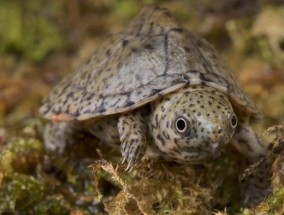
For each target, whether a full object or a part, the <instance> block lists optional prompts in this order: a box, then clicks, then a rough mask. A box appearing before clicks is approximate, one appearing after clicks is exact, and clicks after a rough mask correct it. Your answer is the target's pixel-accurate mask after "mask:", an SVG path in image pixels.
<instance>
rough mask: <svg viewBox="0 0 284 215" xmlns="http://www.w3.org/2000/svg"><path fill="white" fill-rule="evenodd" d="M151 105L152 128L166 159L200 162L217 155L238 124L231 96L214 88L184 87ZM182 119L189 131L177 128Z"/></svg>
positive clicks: (179, 161)
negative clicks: (229, 98)
mask: <svg viewBox="0 0 284 215" xmlns="http://www.w3.org/2000/svg"><path fill="white" fill-rule="evenodd" d="M152 106H153V111H152V112H151V115H150V128H151V132H152V136H153V138H154V140H155V145H156V147H157V148H158V149H159V150H160V151H161V152H162V155H163V157H164V158H166V159H170V160H174V161H176V162H178V163H199V164H200V163H203V162H205V161H208V160H210V159H213V158H216V157H218V155H219V154H220V152H221V150H222V149H223V148H224V145H226V144H228V143H229V141H230V140H231V138H232V136H233V134H234V130H235V127H236V126H237V118H236V115H235V113H234V110H233V107H232V106H231V103H230V102H229V100H228V97H227V96H226V95H225V94H224V93H222V92H220V91H217V90H215V89H214V88H211V87H205V86H195V87H192V88H182V89H180V90H179V91H176V92H174V93H172V94H168V95H166V96H164V97H163V98H162V99H160V100H157V101H156V102H154V103H153V105H152ZM179 119H184V120H185V122H186V124H187V126H188V127H187V129H186V130H184V131H179V130H178V129H177V127H176V126H177V122H178V121H177V120H179ZM233 120H235V121H234V122H233V124H232V121H233Z"/></svg>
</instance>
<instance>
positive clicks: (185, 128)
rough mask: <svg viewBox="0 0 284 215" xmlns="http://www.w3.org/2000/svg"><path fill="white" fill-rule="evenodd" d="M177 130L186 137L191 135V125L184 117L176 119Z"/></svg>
mask: <svg viewBox="0 0 284 215" xmlns="http://www.w3.org/2000/svg"><path fill="white" fill-rule="evenodd" d="M175 128H176V130H177V132H178V133H180V134H184V135H186V136H190V135H191V131H190V123H189V121H188V120H187V119H185V118H183V117H178V118H177V119H176V121H175Z"/></svg>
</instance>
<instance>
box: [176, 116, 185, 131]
mask: <svg viewBox="0 0 284 215" xmlns="http://www.w3.org/2000/svg"><path fill="white" fill-rule="evenodd" d="M185 123H186V122H185V121H184V119H178V120H177V129H178V130H180V131H183V130H184V129H185V127H186V124H185Z"/></svg>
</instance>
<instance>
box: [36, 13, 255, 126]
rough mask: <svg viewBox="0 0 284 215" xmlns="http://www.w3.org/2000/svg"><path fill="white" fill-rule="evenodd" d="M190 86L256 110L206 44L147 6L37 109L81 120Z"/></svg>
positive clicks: (56, 116) (243, 108) (64, 118)
mask: <svg viewBox="0 0 284 215" xmlns="http://www.w3.org/2000/svg"><path fill="white" fill-rule="evenodd" d="M193 85H207V86H211V87H214V88H215V89H218V90H220V91H222V92H224V93H226V94H227V95H228V96H229V97H230V100H231V101H232V104H233V106H234V108H235V109H237V110H241V111H240V112H244V113H246V114H247V115H250V116H255V115H256V114H257V113H258V112H257V108H256V107H255V105H254V104H253V102H252V101H251V100H250V98H248V97H247V96H246V95H245V94H244V92H243V91H242V89H241V88H240V86H239V84H238V81H237V80H236V77H235V76H234V74H233V73H232V72H231V71H230V69H229V68H228V67H227V66H226V64H225V63H224V62H223V60H222V59H221V58H220V57H219V55H218V53H217V52H216V51H215V49H214V48H213V47H212V46H211V45H210V44H209V43H208V42H206V41H205V40H203V39H200V38H198V37H196V36H194V35H193V34H191V33H190V32H188V31H187V30H185V29H183V28H181V27H180V25H179V24H178V23H177V22H176V21H175V19H174V18H173V17H172V16H171V14H170V13H169V11H168V10H166V9H161V8H153V7H145V8H143V9H142V10H141V12H140V14H139V15H138V16H137V17H136V18H135V19H134V20H133V21H132V22H131V23H130V25H129V26H128V28H126V30H125V31H123V32H121V33H117V34H114V35H111V36H109V37H108V38H107V40H106V41H105V42H104V43H103V44H102V45H101V46H100V47H99V48H98V49H97V50H96V52H95V53H94V54H93V55H92V56H91V57H90V58H88V59H87V60H86V61H85V62H84V63H83V64H82V65H81V66H80V67H79V68H78V69H77V70H75V71H74V72H73V73H71V74H69V75H68V76H67V77H66V78H65V79H63V80H62V82H61V83H59V84H58V85H57V86H56V87H55V88H54V89H53V90H52V91H51V93H50V94H49V96H48V97H47V98H46V99H45V100H44V104H43V106H42V107H41V109H40V112H41V113H42V114H43V115H44V116H45V117H46V118H49V119H52V120H55V121H56V120H57V121H69V120H74V119H76V120H85V119H89V118H94V117H101V116H105V115H110V114H115V113H123V112H127V111H131V110H133V109H135V108H138V107H140V106H142V105H144V104H146V103H149V102H151V101H154V100H156V99H157V98H158V97H161V96H163V95H165V94H168V93H170V92H173V91H175V90H177V89H180V88H182V87H184V86H193Z"/></svg>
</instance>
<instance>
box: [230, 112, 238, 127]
mask: <svg viewBox="0 0 284 215" xmlns="http://www.w3.org/2000/svg"><path fill="white" fill-rule="evenodd" d="M230 120H231V126H232V127H233V128H235V127H236V126H237V124H238V118H237V116H236V114H232V115H231V119H230Z"/></svg>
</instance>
